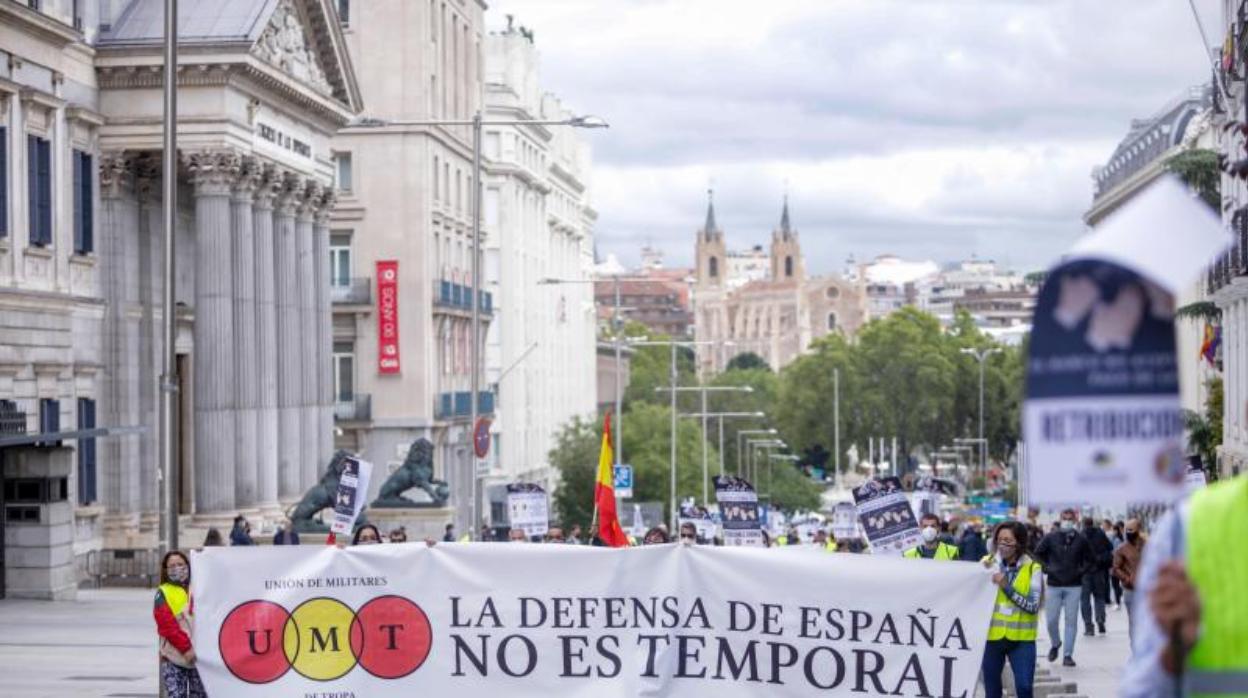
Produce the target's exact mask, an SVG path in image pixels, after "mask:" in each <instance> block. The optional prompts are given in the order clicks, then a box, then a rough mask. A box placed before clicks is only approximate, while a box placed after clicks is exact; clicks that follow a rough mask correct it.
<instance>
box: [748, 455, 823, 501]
mask: <svg viewBox="0 0 1248 698" xmlns="http://www.w3.org/2000/svg"><path fill="white" fill-rule="evenodd" d="M755 488H756V489H757V490H758V493H759V497H760V499H761V501H767V502H771V505H772V506H773V507H776V508H778V509H781V510H782V511H796V510H799V509H800V510H802V511H812V510H818V509H819V502H820V494H821V493H822V492H823V487H822V486H821V485H819V483H817V482H815V481H814V480H811V479H810V478H809V477H808V476H807V475H806V473H804V472H802V471H801V470H800V469H798V468H797V467H795V466H794V465H793V463H791V462H789V461H786V460H769V461H768V462H767V463H766V464H765V465H763V466H761V467H760V468H759V474H758V482H757V483H755Z"/></svg>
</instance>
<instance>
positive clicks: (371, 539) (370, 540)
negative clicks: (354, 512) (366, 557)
mask: <svg viewBox="0 0 1248 698" xmlns="http://www.w3.org/2000/svg"><path fill="white" fill-rule="evenodd" d="M351 545H381V531H378V530H377V527H376V526H374V525H372V524H364V525H363V526H360V527H359V528H357V529H355V537H354V538H352V539H351Z"/></svg>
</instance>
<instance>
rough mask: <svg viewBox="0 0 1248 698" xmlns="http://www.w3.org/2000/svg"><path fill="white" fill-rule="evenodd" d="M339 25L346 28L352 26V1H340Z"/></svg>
mask: <svg viewBox="0 0 1248 698" xmlns="http://www.w3.org/2000/svg"><path fill="white" fill-rule="evenodd" d="M338 23H339V24H341V25H342V26H344V27H345V26H347V25H349V24H351V0H338Z"/></svg>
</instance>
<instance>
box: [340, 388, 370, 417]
mask: <svg viewBox="0 0 1248 698" xmlns="http://www.w3.org/2000/svg"><path fill="white" fill-rule="evenodd" d="M372 419H373V400H372V396H371V395H367V394H360V393H356V394H355V395H354V396H352V399H350V400H345V401H339V402H336V403H334V421H335V422H370V421H372Z"/></svg>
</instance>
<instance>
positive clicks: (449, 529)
mask: <svg viewBox="0 0 1248 698" xmlns="http://www.w3.org/2000/svg"><path fill="white" fill-rule="evenodd" d="M442 542H443V543H454V542H455V524H453V523H448V524H447V525H446V533H443V534H442Z"/></svg>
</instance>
